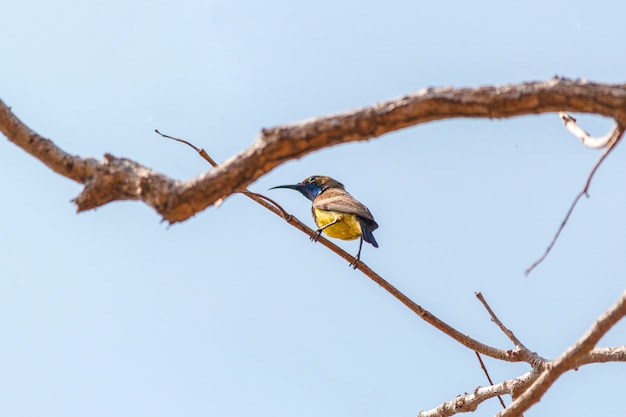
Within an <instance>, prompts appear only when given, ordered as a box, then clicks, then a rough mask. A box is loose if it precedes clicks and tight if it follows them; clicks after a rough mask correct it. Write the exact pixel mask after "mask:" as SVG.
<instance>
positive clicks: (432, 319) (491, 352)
mask: <svg viewBox="0 0 626 417" xmlns="http://www.w3.org/2000/svg"><path fill="white" fill-rule="evenodd" d="M155 131H156V133H158V134H159V135H161V136H162V137H164V138H168V139H173V140H176V141H178V142H182V143H184V144H187V145H189V146H190V147H192V148H193V149H194V150H195V151H196V152H198V153H199V154H200V155H201V156H202V157H203V158H204V159H205V160H206V161H208V162H209V163H210V164H211V165H213V166H214V167H216V165H217V164H216V163H215V162H214V161H213V159H212V158H211V157H210V156H209V155H208V154H207V153H206V152H205V151H204V149H202V148H198V147H196V146H195V145H193V144H191V143H190V142H188V141H186V140H184V139H180V138H175V137H173V136H169V135H165V134H163V133H161V132H159V131H158V130H155ZM239 192H241V193H243V194H245V195H246V196H248V197H250V198H251V199H252V200H254V201H255V202H257V203H259V204H261V205H262V206H263V207H265V208H267V209H268V210H270V211H271V212H273V213H274V214H276V215H278V216H280V217H282V218H284V219H285V220H286V221H287V223H289V224H290V225H292V226H293V227H295V228H297V229H298V230H300V231H302V232H304V233H305V234H306V235H308V236H309V237H313V236H316V237H317V231H315V230H313V229H311V228H309V227H308V226H306V225H305V224H304V223H302V222H301V221H300V220H299V219H298V218H297V217H296V216H294V215H292V214H289V213H287V212H286V211H285V210H284V209H283V208H282V207H281V206H280V205H279V204H278V203H276V202H274V201H273V200H271V199H269V198H267V197H265V196H264V195H262V194H257V193H253V192H251V191H248V190H242V191H239ZM265 200H268V201H270V202H271V203H272V204H271V205H268V204H267V203H266V202H265ZM317 241H318V242H319V243H321V244H322V245H324V246H325V247H327V248H328V249H330V250H331V251H333V252H334V253H336V254H337V255H339V256H340V257H342V258H343V259H345V260H346V261H348V262H350V263H352V262H353V261H354V256H353V255H350V254H349V253H347V252H346V251H344V250H343V249H341V248H340V247H339V246H337V245H335V244H334V243H332V242H331V241H329V240H328V239H326V238H325V237H324V236H319V238H318V239H317ZM356 269H358V270H359V271H361V272H362V273H363V274H365V275H366V276H367V277H368V278H370V279H371V280H372V281H374V282H375V283H377V284H378V285H380V286H381V287H382V288H383V289H384V290H385V291H387V292H388V293H389V294H391V295H392V296H393V297H395V298H396V299H397V300H398V301H400V302H401V303H402V304H404V305H405V306H407V307H408V308H409V309H410V310H411V311H412V312H414V313H415V314H417V315H418V316H419V317H420V318H421V319H423V320H424V321H426V322H427V323H428V324H430V325H431V326H433V327H435V328H436V329H438V330H440V331H441V332H443V333H445V334H446V335H448V336H449V337H451V338H452V339H454V340H456V341H457V342H459V343H460V344H462V345H463V346H466V347H468V348H469V349H472V350H474V351H476V352H480V353H482V354H484V355H486V356H490V357H492V358H496V359H501V360H504V361H508V362H520V361H523V360H525V357H524V356H523V355H519V354H518V352H514V351H507V350H503V349H497V348H494V347H492V346H488V345H485V344H484V343H481V342H479V341H477V340H475V339H472V338H471V337H469V336H467V335H465V334H463V333H461V332H460V331H458V330H456V329H455V328H453V327H452V326H450V325H449V324H447V323H445V322H444V321H442V320H441V319H439V318H438V317H436V316H435V315H434V314H432V313H431V312H429V311H428V310H426V309H424V308H422V307H421V306H420V305H419V304H417V303H415V302H414V301H413V300H411V299H410V298H409V297H408V296H406V295H405V294H404V293H402V292H401V291H400V290H398V289H397V288H396V287H394V286H393V285H392V284H391V283H389V282H388V281H386V280H385V279H384V278H383V277H381V276H380V275H378V274H377V273H376V272H374V271H373V270H372V269H370V267H368V266H367V265H366V264H365V263H364V262H363V261H361V260H359V261H358V262H357V263H356Z"/></svg>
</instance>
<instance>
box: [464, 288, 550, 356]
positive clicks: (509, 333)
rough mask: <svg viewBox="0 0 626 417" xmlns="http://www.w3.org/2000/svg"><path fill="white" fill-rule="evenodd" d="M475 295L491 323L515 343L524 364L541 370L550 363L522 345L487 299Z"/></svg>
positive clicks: (477, 294)
mask: <svg viewBox="0 0 626 417" xmlns="http://www.w3.org/2000/svg"><path fill="white" fill-rule="evenodd" d="M475 295H476V298H478V300H479V301H480V302H481V303H482V305H483V307H485V310H487V313H489V316H491V321H493V322H494V323H495V324H496V325H497V326H498V327H499V328H500V330H501V331H502V333H504V334H505V336H506V337H508V338H509V340H510V341H511V342H513V345H514V346H515V348H516V351H517V354H518V355H519V356H520V357H521V358H523V360H524V362H528V363H529V364H530V365H531V366H532V367H533V368H541V367H543V366H544V365H545V364H546V362H548V361H547V360H546V359H544V358H542V357H541V356H539V355H538V354H537V353H535V352H532V351H531V350H530V349H528V348H527V347H526V346H525V345H524V344H523V343H522V341H521V340H519V339H518V338H517V337H516V336H515V334H513V332H512V331H511V330H510V329H508V328H507V327H506V326H505V325H504V324H503V323H502V322H501V321H500V319H499V318H498V316H496V313H494V311H493V310H492V309H491V307H490V306H489V304H488V303H487V300H486V299H485V297H484V296H483V294H482V293H481V292H476V293H475Z"/></svg>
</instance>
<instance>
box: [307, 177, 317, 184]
mask: <svg viewBox="0 0 626 417" xmlns="http://www.w3.org/2000/svg"><path fill="white" fill-rule="evenodd" d="M316 179H317V177H309V181H308V182H310V183H314V182H315V180H316Z"/></svg>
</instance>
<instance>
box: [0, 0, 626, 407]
mask: <svg viewBox="0 0 626 417" xmlns="http://www.w3.org/2000/svg"><path fill="white" fill-rule="evenodd" d="M624 11H626V6H624V5H620V4H617V3H616V2H608V1H596V2H593V3H589V2H582V1H568V2H564V1H554V2H550V3H546V2H539V1H526V2H508V3H503V2H471V3H467V2H439V3H437V2H411V1H393V0H392V1H386V2H367V1H366V2H329V1H318V2H315V4H312V3H311V4H305V3H292V2H280V1H266V2H263V3H259V2H244V1H231V2H223V1H213V2H210V1H205V2H197V1H196V2H192V1H178V2H166V1H158V2H154V1H153V2H147V1H135V2H121V1H106V2H105V1H92V2H72V1H59V2H53V3H51V2H43V1H28V0H26V1H21V2H13V3H12V4H11V5H9V6H5V7H3V23H2V25H1V26H0V36H1V37H2V38H3V39H4V42H3V43H2V45H1V46H0V51H1V52H2V54H1V56H2V63H1V65H0V91H1V95H0V98H1V99H2V100H4V101H5V102H6V103H7V104H8V105H10V106H12V108H13V110H14V112H15V114H16V115H17V116H18V117H20V118H21V119H22V120H23V121H24V122H26V123H27V124H28V125H29V126H30V127H31V128H33V129H34V130H36V131H37V132H39V133H40V134H42V135H44V136H46V137H49V138H50V139H52V140H53V141H54V142H55V143H56V144H57V145H59V146H60V147H62V148H63V149H65V150H66V151H68V152H71V153H74V154H78V155H82V156H93V157H96V158H102V155H103V154H104V153H105V152H108V153H112V154H114V155H116V156H120V157H127V158H131V159H133V160H135V161H138V162H140V163H142V164H144V165H146V166H149V167H151V168H153V169H155V170H157V171H159V172H162V173H164V174H166V175H169V176H171V177H174V178H179V179H187V178H191V177H193V176H195V175H198V174H200V173H202V172H204V171H206V170H208V169H209V167H208V166H207V165H206V163H205V162H204V161H203V160H202V159H201V158H199V157H198V156H197V155H196V154H195V153H194V152H193V151H191V150H190V149H188V148H186V147H184V146H182V145H179V144H176V143H173V142H168V141H164V140H161V139H160V138H159V137H157V136H156V135H155V134H154V132H153V131H154V129H155V128H158V129H160V130H161V131H163V132H165V133H168V134H171V135H174V136H179V137H184V138H186V139H187V140H190V141H192V142H194V143H195V144H196V145H197V146H200V147H203V148H205V149H206V150H207V151H208V152H209V153H210V154H211V155H212V156H213V158H214V159H216V160H217V161H221V160H225V159H226V158H228V157H230V156H231V155H233V154H234V153H236V152H238V151H240V150H242V149H244V148H246V147H248V146H250V145H251V144H252V143H253V141H254V140H255V138H256V137H257V135H258V134H259V132H260V130H261V128H263V127H269V126H273V125H276V124H281V123H288V122H295V121H298V120H301V119H304V118H309V117H314V116H318V115H325V114H329V113H333V112H337V111H342V110H348V109H352V108H356V107H359V106H363V105H367V104H371V103H373V102H377V101H380V100H385V99H389V98H392V97H395V96H400V95H403V94H406V93H410V92H413V91H416V90H418V89H421V88H425V87H429V86H455V87H461V86H478V85H486V84H502V83H518V82H522V81H530V80H545V79H548V78H551V77H552V76H554V75H555V74H558V75H561V76H566V77H571V78H577V77H583V78H588V79H590V80H594V81H599V82H623V81H624V72H623V67H624V64H625V63H626V62H624V60H625V59H626V58H624V54H623V53H620V51H622V50H623V39H624V36H625V35H626V29H624V25H623V22H622V20H621V16H622V15H623V12H624ZM576 116H577V117H579V116H580V117H579V121H580V122H581V123H582V125H583V127H584V128H586V129H587V130H589V131H590V132H591V133H593V134H597V135H600V134H604V133H605V132H606V131H607V130H608V129H610V128H611V126H612V121H610V120H605V119H602V118H598V117H591V116H584V115H576ZM622 146H623V145H622ZM624 152H626V151H625V150H624V149H623V148H622V147H618V148H617V149H616V151H615V152H614V154H613V155H611V157H610V158H609V159H608V160H607V161H606V163H605V164H604V166H603V167H602V168H601V170H600V171H599V172H598V174H597V175H596V178H595V180H594V182H593V184H592V188H591V192H590V194H591V198H590V199H583V200H582V201H581V204H580V205H579V207H578V208H577V210H576V212H575V213H574V215H573V217H572V218H571V221H570V223H569V224H568V226H567V229H566V230H565V232H564V233H563V234H562V237H561V240H560V241H559V242H558V244H557V246H556V247H555V249H554V251H553V252H552V254H551V255H550V257H549V258H548V259H547V260H546V261H545V262H544V264H542V265H541V266H540V267H539V268H538V269H537V270H536V271H535V272H534V273H533V274H532V275H531V276H530V277H528V278H526V277H524V275H523V270H524V269H525V268H526V267H527V266H528V265H529V264H530V263H531V262H532V261H533V260H534V259H536V257H537V256H539V255H540V254H541V252H542V250H543V249H544V248H545V247H546V245H547V244H548V243H549V241H550V239H551V238H552V235H553V233H554V231H555V229H556V227H557V226H558V225H559V224H560V221H561V219H562V217H563V215H564V214H565V213H566V211H567V209H568V207H569V204H570V203H571V201H572V200H573V198H574V197H575V195H576V194H577V193H578V191H579V190H580V188H581V187H582V185H583V183H584V181H585V179H586V176H587V174H588V172H589V169H590V168H591V166H592V165H593V163H594V161H595V160H596V159H597V158H598V156H599V155H600V152H599V151H594V150H589V149H585V148H583V147H582V146H581V145H580V144H579V143H578V141H577V139H575V138H574V137H572V136H571V135H570V134H569V133H567V132H566V130H565V129H564V128H563V126H562V124H561V122H560V120H559V118H558V117H557V116H556V115H552V114H548V115H541V116H528V117H520V118H516V119H511V120H497V121H489V120H450V121H440V122H436V123H431V124H427V125H422V126H418V127H415V128H411V129H406V130H404V131H402V132H397V133H394V134H390V135H386V136H383V137H381V138H377V139H375V140H372V141H369V142H364V143H353V144H349V145H341V146H337V147H334V148H331V149H326V150H323V151H320V152H317V153H314V154H311V155H309V156H307V157H305V158H303V159H301V160H298V161H292V162H289V163H286V164H284V165H282V166H280V167H278V168H277V169H275V170H274V171H272V172H271V173H269V174H267V175H266V176H264V177H262V178H261V179H259V180H258V181H257V182H256V183H254V184H252V185H251V186H250V189H251V190H253V191H257V192H262V193H267V195H268V196H270V197H272V198H274V199H276V200H277V201H279V202H280V203H281V204H283V206H284V207H285V208H286V209H287V210H288V211H290V212H291V213H293V214H295V215H296V216H298V217H299V218H300V219H302V220H303V221H305V222H308V223H309V224H311V225H312V220H311V219H310V206H309V202H308V201H307V200H305V199H304V198H303V197H302V196H300V195H299V194H297V193H295V192H290V191H287V190H272V191H267V189H268V188H270V187H272V186H275V185H280V184H289V183H295V182H297V181H300V180H301V179H302V178H304V177H306V176H308V175H311V174H325V175H330V176H332V177H334V178H336V179H338V180H340V181H341V182H343V183H344V184H345V185H346V188H347V189H348V191H349V192H351V193H352V194H353V195H354V196H355V197H357V198H358V199H360V200H361V201H362V202H363V203H365V204H366V205H367V206H368V207H369V208H370V210H371V211H372V213H373V214H374V216H375V218H376V220H377V222H378V223H379V225H380V228H379V229H378V230H377V231H376V232H375V235H376V239H377V240H378V242H379V244H380V248H378V249H374V248H373V247H371V246H370V245H367V246H365V247H364V249H363V254H362V258H363V260H364V261H365V262H367V263H368V265H369V266H370V267H372V268H373V269H374V270H376V271H378V272H379V273H380V274H381V275H382V276H384V277H385V278H386V279H388V280H389V281H390V282H392V283H393V284H394V285H395V286H397V287H398V288H399V289H400V290H402V291H403V292H405V293H406V294H407V295H409V296H410V297H412V298H413V299H414V300H415V301H416V302H417V303H419V304H421V305H422V306H423V307H425V308H427V309H429V310H430V311H432V312H433V313H434V314H436V315H438V316H439V317H441V318H442V319H444V320H446V321H448V323H450V324H452V325H453V326H455V327H457V328H458V329H459V330H461V331H463V332H465V333H467V334H469V335H471V336H472V337H474V338H477V339H479V340H481V341H483V342H485V343H490V344H493V345H495V346H498V347H501V348H510V347H511V346H510V344H509V343H508V340H507V339H506V338H505V337H504V336H503V335H502V334H501V333H500V332H499V331H498V329H497V328H496V327H495V326H494V325H493V324H492V323H491V322H490V320H489V318H488V316H487V314H486V312H485V311H484V309H483V308H482V306H481V305H480V303H479V302H478V301H477V300H476V299H475V297H474V292H476V291H482V292H483V294H484V295H485V297H486V298H487V300H488V301H489V302H490V304H491V306H492V307H493V308H494V310H495V311H496V312H497V313H498V314H499V316H500V318H501V319H502V320H503V321H504V323H505V324H506V325H508V326H509V327H510V328H511V329H512V330H513V331H514V332H515V333H516V335H517V336H518V337H519V338H520V339H521V340H522V341H523V342H524V343H525V344H526V345H527V346H528V347H529V348H531V349H532V350H535V351H537V352H538V353H539V354H541V355H543V356H545V357H554V356H556V355H558V354H559V353H561V352H562V350H564V349H565V348H566V347H567V346H569V345H570V344H571V343H572V342H574V341H575V340H576V339H577V338H578V337H579V336H580V335H582V334H583V333H584V331H585V330H586V329H587V328H588V327H589V326H590V324H591V323H592V322H593V321H594V320H595V318H596V317H597V316H598V315H599V314H601V313H602V312H603V311H604V310H605V309H607V308H608V307H609V306H610V305H611V304H612V303H613V302H614V301H615V300H616V299H617V298H618V297H619V296H620V294H621V293H622V292H623V291H624V280H623V273H624V270H625V268H626V261H625V260H624V256H623V249H622V247H623V241H624V236H625V235H626V234H625V230H626V220H624V216H622V215H621V213H622V212H623V211H624V208H625V207H626V197H625V196H626V185H625V184H624V181H622V179H623V178H624V175H625V174H626V169H625V168H624V166H625V163H624V162H625V161H626V156H625V154H624ZM0 173H1V175H2V176H3V177H4V178H5V186H4V195H5V197H4V200H3V201H4V204H2V205H0V216H1V217H2V218H3V219H4V222H3V225H2V226H1V228H0V231H1V232H0V233H1V236H2V250H1V251H0V340H1V343H0V375H1V376H0V414H1V415H6V416H42V415H45V416H64V417H67V416H83V415H90V416H111V415H115V416H137V415H151V416H171V415H185V416H206V415H218V416H243V415H250V414H251V413H255V414H258V415H275V416H294V415H298V416H303V417H304V416H322V415H323V416H357V415H358V416H360V417H363V416H381V415H389V416H406V415H415V414H416V413H417V412H418V411H420V410H422V409H429V408H432V407H435V406H436V405H438V404H439V403H440V402H442V401H446V400H450V399H452V398H454V396H456V395H457V394H462V393H464V392H470V391H471V390H473V389H474V388H475V387H476V386H478V385H485V384H486V381H485V377H484V375H483V374H482V372H481V370H480V367H479V366H478V364H477V362H476V359H475V357H474V353H473V352H471V351H468V350H467V349H465V348H463V347H461V346H460V345H458V344H457V343H456V342H453V341H452V340H451V339H449V338H448V337H447V336H444V335H442V334H441V333H439V332H438V331H436V330H434V329H433V328H431V327H429V326H428V325H426V324H425V323H423V322H421V321H420V320H419V319H418V318H417V317H415V316H414V315H413V314H412V313H411V312H410V311H408V310H407V309H406V308H405V307H404V306H402V305H401V304H399V303H398V302H397V301H396V300H394V299H393V298H392V297H390V296H389V295H388V294H386V293H385V292H384V291H382V290H381V289H380V288H379V287H378V286H377V285H375V284H374V283H372V282H371V281H369V280H368V279H367V278H365V277H364V276H362V275H361V274H360V273H359V272H355V271H353V270H351V269H350V268H348V266H347V264H346V262H345V261H343V260H342V259H339V258H338V257H336V256H335V255H334V254H332V253H330V252H329V251H327V250H326V249H325V248H324V247H322V246H321V245H314V244H312V243H311V242H309V240H308V238H307V237H306V236H305V235H303V234H301V233H299V232H297V231H296V230H295V229H293V228H291V227H289V226H288V225H287V224H285V223H284V222H283V221H282V220H281V219H279V218H277V217H276V216H273V215H272V214H271V213H269V212H267V211H266V210H264V209H262V208H261V207H258V206H256V205H255V204H254V203H252V202H250V201H249V200H247V199H246V198H244V197H242V196H238V195H235V196H232V197H230V198H229V199H227V200H226V202H225V203H224V204H223V205H222V206H221V207H220V208H219V209H215V208H210V209H208V210H206V211H204V212H202V213H200V214H198V215H196V216H195V217H193V218H192V219H190V220H188V221H186V222H185V223H182V224H177V225H174V226H172V227H167V225H165V224H163V223H161V222H160V218H159V217H158V215H156V213H154V211H152V210H151V209H150V208H149V207H147V206H145V205H143V204H141V203H137V202H116V203H113V204H110V205H107V206H105V207H101V208H99V209H97V210H94V211H91V212H88V213H83V214H80V215H77V214H76V213H75V209H74V207H73V205H72V204H71V203H70V200H71V199H72V198H74V197H75V196H76V195H77V194H78V193H79V192H80V186H79V185H78V184H75V183H73V182H71V181H69V180H67V179H65V178H62V177H59V176H58V175H55V174H53V173H52V172H51V171H49V170H48V169H47V168H46V167H45V166H43V165H42V164H41V163H40V162H38V161H37V160H35V159H33V158H32V157H30V156H28V155H26V154H25V153H24V152H23V151H21V150H20V149H18V148H16V147H15V146H14V145H12V144H11V143H9V142H7V141H6V140H2V141H0ZM339 244H340V245H341V246H342V247H344V248H345V249H346V250H348V251H349V252H351V253H352V252H356V249H357V246H358V244H357V242H339ZM625 343H626V330H625V327H624V323H621V324H620V325H618V326H617V327H616V328H614V329H613V330H612V331H611V332H610V333H609V334H608V335H607V336H606V337H605V338H604V339H603V340H602V341H601V343H600V345H603V346H609V345H623V344H625ZM486 363H487V366H488V368H489V370H490V371H491V374H492V377H493V379H494V380H496V381H500V380H502V379H505V378H512V377H516V376H518V375H520V374H522V373H524V372H526V370H527V369H528V368H527V367H526V366H525V365H523V364H500V363H497V362H495V361H492V360H489V359H487V360H486ZM625 370H626V369H625V368H624V365H623V364H604V365H593V366H588V367H583V368H581V369H580V370H579V371H578V372H576V373H570V374H567V375H566V376H564V377H563V378H561V379H560V380H559V381H558V382H557V383H556V384H555V386H554V387H553V389H552V390H551V391H550V392H549V393H548V394H547V395H546V396H545V397H544V399H543V400H542V401H541V403H539V404H538V405H537V406H536V407H534V408H533V409H532V410H531V411H530V412H528V413H527V414H526V415H527V416H533V415H535V416H537V415H550V414H554V413H555V412H557V413H558V414H561V415H566V414H567V415H589V414H596V415H602V414H614V410H613V405H612V404H614V399H615V398H616V396H618V395H620V394H622V395H623V393H624V388H623V378H624V372H625ZM572 398H576V399H577V401H572ZM498 409H499V404H498V403H497V401H495V400H493V401H490V402H488V403H485V404H484V405H482V406H481V408H480V409H479V411H478V413H477V415H492V414H494V413H495V412H497V410H498Z"/></svg>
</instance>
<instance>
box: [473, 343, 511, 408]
mask: <svg viewBox="0 0 626 417" xmlns="http://www.w3.org/2000/svg"><path fill="white" fill-rule="evenodd" d="M474 353H475V354H476V358H477V359H478V363H480V368H481V369H482V370H483V372H484V373H485V376H486V377H487V381H489V385H493V381H492V380H491V376H489V371H487V367H486V366H485V362H483V358H482V357H481V356H480V353H478V352H476V351H474ZM498 399H499V400H500V404H501V405H502V408H506V405H505V404H504V400H503V399H502V396H501V395H500V394H498Z"/></svg>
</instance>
